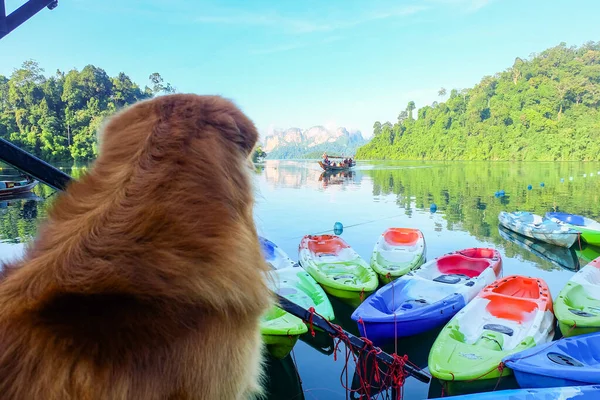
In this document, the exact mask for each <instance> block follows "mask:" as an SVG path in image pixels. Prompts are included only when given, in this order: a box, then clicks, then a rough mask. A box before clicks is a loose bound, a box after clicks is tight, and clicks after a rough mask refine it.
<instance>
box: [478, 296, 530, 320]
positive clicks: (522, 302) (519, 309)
mask: <svg viewBox="0 0 600 400" xmlns="http://www.w3.org/2000/svg"><path fill="white" fill-rule="evenodd" d="M485 298H487V299H488V300H489V303H488V305H487V306H486V307H485V309H486V311H487V312H489V313H490V314H491V315H493V316H494V317H496V318H500V319H507V320H510V321H515V322H519V323H522V322H525V321H526V320H527V315H528V314H530V313H532V312H534V311H535V310H537V309H538V305H537V303H536V302H535V301H532V300H530V299H526V298H518V297H510V296H505V295H501V294H496V293H494V294H487V295H486V296H485Z"/></svg>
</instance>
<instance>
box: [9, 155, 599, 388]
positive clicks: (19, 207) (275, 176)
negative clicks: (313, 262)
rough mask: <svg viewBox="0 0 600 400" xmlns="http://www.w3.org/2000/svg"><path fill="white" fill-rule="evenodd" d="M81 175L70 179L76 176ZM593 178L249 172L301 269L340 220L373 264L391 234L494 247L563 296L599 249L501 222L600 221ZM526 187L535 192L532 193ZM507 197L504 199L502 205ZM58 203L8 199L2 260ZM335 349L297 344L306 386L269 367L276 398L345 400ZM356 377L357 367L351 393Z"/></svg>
mask: <svg viewBox="0 0 600 400" xmlns="http://www.w3.org/2000/svg"><path fill="white" fill-rule="evenodd" d="M84 170H85V169H82V168H76V169H65V172H67V173H69V174H71V175H73V176H75V177H78V176H79V175H80V174H81V172H82V171H84ZM589 170H595V171H598V170H600V164H597V163H486V162H464V163H460V162H456V163H446V162H421V161H418V162H369V163H367V162H361V163H359V164H358V166H357V167H355V168H354V169H353V170H352V171H341V172H342V173H339V172H338V173H334V174H329V175H326V174H323V171H322V170H321V169H320V168H319V166H318V165H317V164H316V162H315V161H277V160H267V161H266V162H265V163H261V164H258V165H256V166H255V170H254V174H253V176H254V180H255V182H256V184H257V192H258V195H257V201H256V219H257V227H258V229H259V231H260V233H261V234H263V235H264V236H267V237H269V238H272V240H273V241H275V242H276V243H277V244H278V245H279V246H281V247H282V248H283V250H285V251H286V252H287V253H288V254H289V255H290V256H291V257H292V258H293V259H296V258H297V248H298V244H299V240H300V238H301V237H302V236H303V235H305V234H309V233H316V232H323V231H326V230H328V229H329V230H331V229H332V228H333V225H334V223H335V222H336V221H340V222H342V223H343V224H344V232H343V237H344V239H345V240H346V241H347V242H348V243H349V244H350V245H352V246H353V247H354V248H355V250H356V251H357V252H358V253H359V254H360V255H361V256H363V257H364V258H365V259H367V260H368V259H369V257H370V255H371V252H372V250H373V246H374V244H375V242H376V239H377V237H378V235H380V234H381V233H382V232H383V231H384V230H385V229H386V228H388V227H390V226H404V227H409V228H419V229H421V230H422V231H423V233H424V235H425V240H426V241H427V259H433V258H435V257H438V256H440V255H442V254H445V253H447V252H449V251H453V250H456V249H459V248H466V247H474V246H485V247H495V248H497V249H498V250H499V251H500V252H501V254H502V257H503V261H504V263H505V267H504V269H505V274H512V273H523V274H527V275H530V276H536V277H540V278H542V279H544V280H546V281H547V282H548V284H549V286H550V287H551V292H552V294H553V296H556V295H557V294H558V292H559V290H560V289H561V288H562V287H563V285H564V283H565V282H566V280H567V279H568V278H569V277H570V276H571V275H572V274H573V272H572V271H573V270H576V269H577V268H578V266H581V265H583V264H586V263H588V262H589V261H591V260H593V259H594V258H596V257H599V256H600V248H597V247H593V246H588V245H586V244H585V243H582V246H581V248H579V247H578V246H575V248H574V249H573V250H563V249H560V250H559V249H554V248H548V247H547V246H544V245H540V244H539V243H536V242H528V241H524V240H521V238H519V237H516V236H514V235H513V234H511V233H510V232H502V230H501V229H498V214H499V212H500V211H515V210H523V211H530V212H534V213H536V214H540V215H544V214H545V212H546V211H554V210H558V209H560V210H563V211H566V212H570V213H575V214H580V215H584V216H586V217H590V218H593V219H596V220H600V207H599V206H598V205H599V204H600V176H593V177H589V175H588V177H586V178H583V177H582V176H583V174H584V173H589ZM570 176H573V177H574V179H573V180H572V181H571V180H569V179H568V177H570ZM564 177H567V179H565V181H564V182H561V178H564ZM540 182H544V183H545V186H544V187H541V186H540V185H539V183H540ZM530 184H531V185H532V187H533V189H532V190H528V189H527V186H528V185H530ZM501 190H503V191H504V193H505V195H504V196H497V195H495V194H496V193H497V192H499V191H501ZM54 198H55V195H54V191H53V190H52V189H50V188H48V187H47V186H45V185H38V186H36V187H35V188H34V191H33V195H31V197H25V198H24V197H21V198H15V199H8V200H6V199H2V200H0V257H1V258H5V257H10V256H11V254H12V255H16V254H18V253H19V252H20V251H21V249H22V245H23V243H24V242H26V241H27V240H29V238H30V237H32V236H33V235H34V234H35V231H36V229H37V226H38V224H39V222H40V221H41V220H43V219H44V218H45V217H46V215H47V214H46V210H47V209H48V207H49V206H50V204H51V202H52V201H53V199H54ZM432 203H435V204H436V205H437V211H436V212H435V213H432V212H430V205H431V204H432ZM573 251H574V252H575V255H573ZM331 302H332V305H333V307H334V311H335V316H336V320H335V322H336V323H338V324H340V325H341V326H342V327H344V328H345V329H346V330H348V331H350V332H351V333H353V334H358V328H357V325H356V323H355V322H354V321H352V320H351V319H350V315H351V313H352V311H354V309H353V308H352V307H350V306H348V305H346V304H344V303H341V302H339V301H337V300H336V299H334V298H331ZM436 335H437V332H436V331H435V330H434V331H430V332H427V333H426V334H423V335H418V336H415V337H410V338H402V339H400V340H398V342H397V343H396V344H395V346H394V345H392V346H391V347H386V349H385V350H387V351H394V350H397V352H398V354H400V355H403V354H407V355H408V356H409V358H410V360H411V361H413V362H414V363H416V364H417V365H419V366H421V367H425V366H426V365H427V356H428V354H429V349H430V347H431V344H432V343H433V340H434V339H435V337H436ZM342 347H343V346H342ZM333 348H334V346H333V340H331V338H329V337H327V336H325V337H319V335H317V336H316V337H315V338H312V337H310V336H307V335H305V336H303V337H301V338H300V340H299V341H298V343H297V344H296V347H295V349H294V353H293V355H294V356H295V357H296V360H297V367H298V372H299V374H300V377H301V378H302V379H300V380H298V375H297V373H296V372H295V368H292V367H293V359H291V358H290V359H287V358H286V359H284V360H270V361H269V375H270V376H271V378H270V380H269V385H270V386H269V388H270V389H269V391H270V393H271V394H272V395H271V397H270V398H273V399H274V398H281V399H289V398H299V399H302V398H303V395H302V391H305V392H306V397H307V398H311V399H344V398H346V395H345V391H344V389H343V387H342V386H341V382H340V375H341V373H342V370H343V361H342V360H340V358H341V357H342V355H343V354H342V353H340V352H338V354H337V355H338V361H337V362H334V361H333V356H332V352H333ZM353 374H354V370H353V369H352V368H350V370H349V385H351V384H352V377H353ZM436 384H437V383H436V381H433V382H432V384H431V385H430V386H429V387H428V386H427V385H425V384H421V383H420V382H417V381H415V380H414V379H408V380H407V381H406V387H405V396H406V397H405V398H425V397H427V396H428V395H430V396H432V397H437V396H439V394H440V391H439V390H441V388H438V389H439V390H438V389H436V386H435V385H436ZM309 393H310V395H309ZM294 396H297V397H294Z"/></svg>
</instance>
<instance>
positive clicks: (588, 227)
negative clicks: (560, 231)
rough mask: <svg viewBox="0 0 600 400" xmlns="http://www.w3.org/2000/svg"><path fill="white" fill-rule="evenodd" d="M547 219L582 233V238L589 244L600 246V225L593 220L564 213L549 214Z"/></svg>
mask: <svg viewBox="0 0 600 400" xmlns="http://www.w3.org/2000/svg"><path fill="white" fill-rule="evenodd" d="M546 218H550V219H551V218H556V219H557V220H559V221H562V222H563V223H564V224H565V225H567V226H568V227H570V228H572V229H575V230H576V231H579V232H580V233H581V238H582V239H583V240H584V241H585V242H586V243H588V244H591V245H596V246H598V245H600V223H599V222H598V221H594V220H593V219H591V218H586V217H583V216H581V215H577V214H568V213H563V212H547V213H546Z"/></svg>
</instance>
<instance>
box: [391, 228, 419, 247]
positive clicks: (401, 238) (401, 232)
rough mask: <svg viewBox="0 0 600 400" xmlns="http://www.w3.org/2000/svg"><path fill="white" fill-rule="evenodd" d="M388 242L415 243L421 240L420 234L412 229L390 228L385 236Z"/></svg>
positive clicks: (406, 244)
mask: <svg viewBox="0 0 600 400" xmlns="http://www.w3.org/2000/svg"><path fill="white" fill-rule="evenodd" d="M383 238H384V239H385V241H386V243H389V244H391V245H404V246H411V245H415V244H416V243H417V241H418V240H419V234H418V233H417V232H415V231H414V230H412V229H403V228H396V229H388V230H387V231H386V232H385V235H384V236H383Z"/></svg>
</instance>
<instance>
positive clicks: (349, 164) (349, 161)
mask: <svg viewBox="0 0 600 400" xmlns="http://www.w3.org/2000/svg"><path fill="white" fill-rule="evenodd" d="M348 166H349V167H351V166H352V157H350V158H349V159H348Z"/></svg>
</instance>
